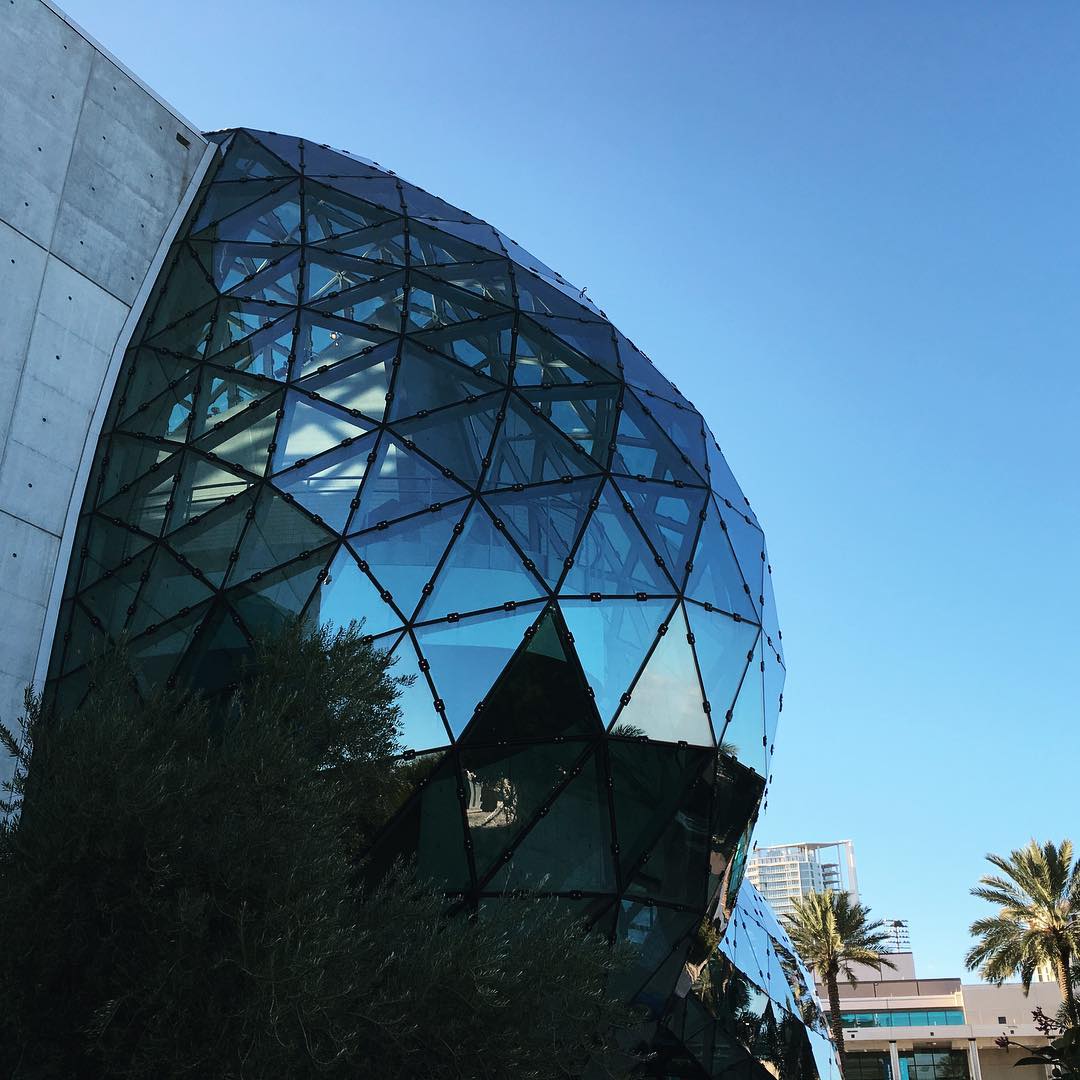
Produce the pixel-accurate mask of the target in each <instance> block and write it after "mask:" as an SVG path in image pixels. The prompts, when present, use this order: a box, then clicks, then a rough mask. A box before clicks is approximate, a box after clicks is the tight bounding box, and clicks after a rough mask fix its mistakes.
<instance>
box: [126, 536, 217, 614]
mask: <svg viewBox="0 0 1080 1080" xmlns="http://www.w3.org/2000/svg"><path fill="white" fill-rule="evenodd" d="M212 595H213V594H212V592H211V589H210V586H209V585H208V584H207V583H206V582H205V581H200V580H199V579H198V578H197V577H195V575H194V574H193V573H192V572H191V568H190V567H187V566H183V565H182V564H181V563H179V562H177V560H176V559H175V558H174V557H173V556H172V554H171V553H170V552H169V550H168V549H167V548H166V547H165V546H164V545H158V546H157V548H155V551H154V561H153V563H152V564H151V565H150V567H149V568H148V570H147V576H146V580H145V582H144V583H143V585H142V588H141V589H139V591H138V600H137V601H136V602H135V604H134V608H135V610H134V613H133V614H132V616H131V619H130V620H129V622H128V632H129V633H130V634H141V633H142V632H143V631H144V630H145V629H146V628H147V627H149V626H153V625H154V624H160V623H163V622H166V621H167V620H169V619H171V618H173V616H175V615H177V614H179V613H180V612H181V611H183V610H184V609H186V608H194V607H198V605H199V604H201V603H203V602H204V601H206V600H209V599H210V597H211V596H212Z"/></svg>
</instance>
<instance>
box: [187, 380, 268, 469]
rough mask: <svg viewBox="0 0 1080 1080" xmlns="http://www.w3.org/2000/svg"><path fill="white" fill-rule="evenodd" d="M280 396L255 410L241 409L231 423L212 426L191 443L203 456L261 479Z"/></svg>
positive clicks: (266, 461)
mask: <svg viewBox="0 0 1080 1080" xmlns="http://www.w3.org/2000/svg"><path fill="white" fill-rule="evenodd" d="M281 405H282V395H280V394H273V395H271V396H269V397H267V398H264V399H263V400H262V401H260V402H259V403H258V404H257V405H256V407H255V408H254V409H251V410H246V409H245V410H244V411H243V415H241V416H237V417H236V418H235V419H234V420H233V421H232V422H231V423H227V424H223V425H222V426H221V428H220V429H218V427H217V426H216V425H215V427H214V428H213V429H212V430H211V431H209V432H207V434H205V435H203V436H201V437H200V438H198V439H196V440H195V442H194V443H193V444H192V445H193V446H194V447H195V448H196V449H198V450H199V451H200V453H203V454H215V455H216V456H217V457H218V458H220V459H221V460H222V461H227V462H231V463H232V464H234V465H239V466H240V468H242V469H244V470H245V471H246V472H248V473H250V474H251V475H252V476H263V475H265V473H266V471H267V467H268V466H269V464H270V454H271V452H272V451H271V445H270V444H271V443H272V442H273V439H274V432H275V431H276V429H277V422H278V417H277V413H278V409H279V408H280V407H281Z"/></svg>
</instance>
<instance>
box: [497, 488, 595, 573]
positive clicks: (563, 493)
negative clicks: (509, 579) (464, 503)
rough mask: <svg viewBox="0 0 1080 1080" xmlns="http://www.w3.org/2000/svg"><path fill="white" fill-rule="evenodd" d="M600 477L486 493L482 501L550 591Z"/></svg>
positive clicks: (561, 569) (562, 566) (582, 522)
mask: <svg viewBox="0 0 1080 1080" xmlns="http://www.w3.org/2000/svg"><path fill="white" fill-rule="evenodd" d="M600 482H601V481H600V478H599V477H595V478H592V479H589V480H576V481H574V482H573V483H571V484H546V485H544V486H543V487H531V488H526V489H524V490H523V491H497V492H489V493H488V494H486V495H485V496H484V500H483V501H484V502H485V503H486V504H487V506H488V509H489V510H490V511H491V513H492V515H493V516H494V517H495V518H497V519H498V520H500V521H502V523H503V524H504V525H505V527H506V530H507V533H508V534H509V536H510V537H511V539H512V540H513V541H514V542H515V543H516V544H517V546H518V547H519V548H520V549H521V551H522V552H523V553H524V555H525V557H526V558H527V559H530V560H531V561H532V563H533V565H534V567H535V569H536V572H537V573H539V574H540V576H541V577H542V578H543V579H544V580H545V581H546V582H547V584H548V586H549V587H550V588H552V589H554V588H555V587H556V586H557V585H558V582H559V578H560V577H561V576H562V572H563V569H564V566H565V563H566V560H567V559H568V558H569V557H570V553H571V552H572V551H573V549H574V544H575V542H576V540H577V538H578V536H579V534H580V533H581V529H582V526H583V525H584V524H585V518H586V516H587V515H588V513H589V502H590V500H591V499H592V498H593V497H594V496H595V495H596V492H597V488H598V486H599V484H600Z"/></svg>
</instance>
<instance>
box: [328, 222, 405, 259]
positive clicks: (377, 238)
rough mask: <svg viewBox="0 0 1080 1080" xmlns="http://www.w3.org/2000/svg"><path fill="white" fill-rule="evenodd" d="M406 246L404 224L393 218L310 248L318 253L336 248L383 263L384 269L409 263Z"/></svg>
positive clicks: (358, 257)
mask: <svg viewBox="0 0 1080 1080" xmlns="http://www.w3.org/2000/svg"><path fill="white" fill-rule="evenodd" d="M407 246H408V245H407V242H406V239H405V231H404V226H403V225H402V223H401V221H399V220H397V219H392V220H388V221H386V222H384V223H382V224H380V225H373V226H372V227H370V228H367V229H357V230H356V231H355V232H349V233H344V234H342V235H341V236H335V237H330V238H327V239H326V240H322V241H319V242H318V243H317V244H315V245H313V246H312V248H311V250H312V251H313V252H314V253H316V254H318V252H320V251H326V252H337V253H338V254H341V255H347V256H349V257H350V258H355V259H363V260H366V261H368V262H370V263H381V264H382V265H383V267H384V272H385V271H390V270H393V269H394V268H395V267H399V266H405V265H406V264H407V263H408V261H409V259H408V252H407Z"/></svg>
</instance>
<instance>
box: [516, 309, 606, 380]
mask: <svg viewBox="0 0 1080 1080" xmlns="http://www.w3.org/2000/svg"><path fill="white" fill-rule="evenodd" d="M514 360H515V361H516V362H515V365H514V382H515V383H516V384H517V385H518V386H562V385H565V384H567V383H583V382H588V381H590V380H591V381H592V382H610V381H611V373H610V372H607V371H604V369H603V368H601V367H598V366H597V365H596V364H594V363H593V362H592V361H591V360H589V359H588V358H587V357H585V356H582V354H581V353H579V352H578V351H577V350H575V349H572V348H570V346H568V345H566V344H564V343H563V342H562V341H560V340H559V339H558V338H557V337H554V336H553V335H552V334H549V333H547V332H546V331H545V330H542V329H541V328H540V327H539V326H538V325H536V324H529V323H528V322H527V320H524V319H523V320H521V324H520V325H519V326H518V334H517V347H516V349H515V351H514Z"/></svg>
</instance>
